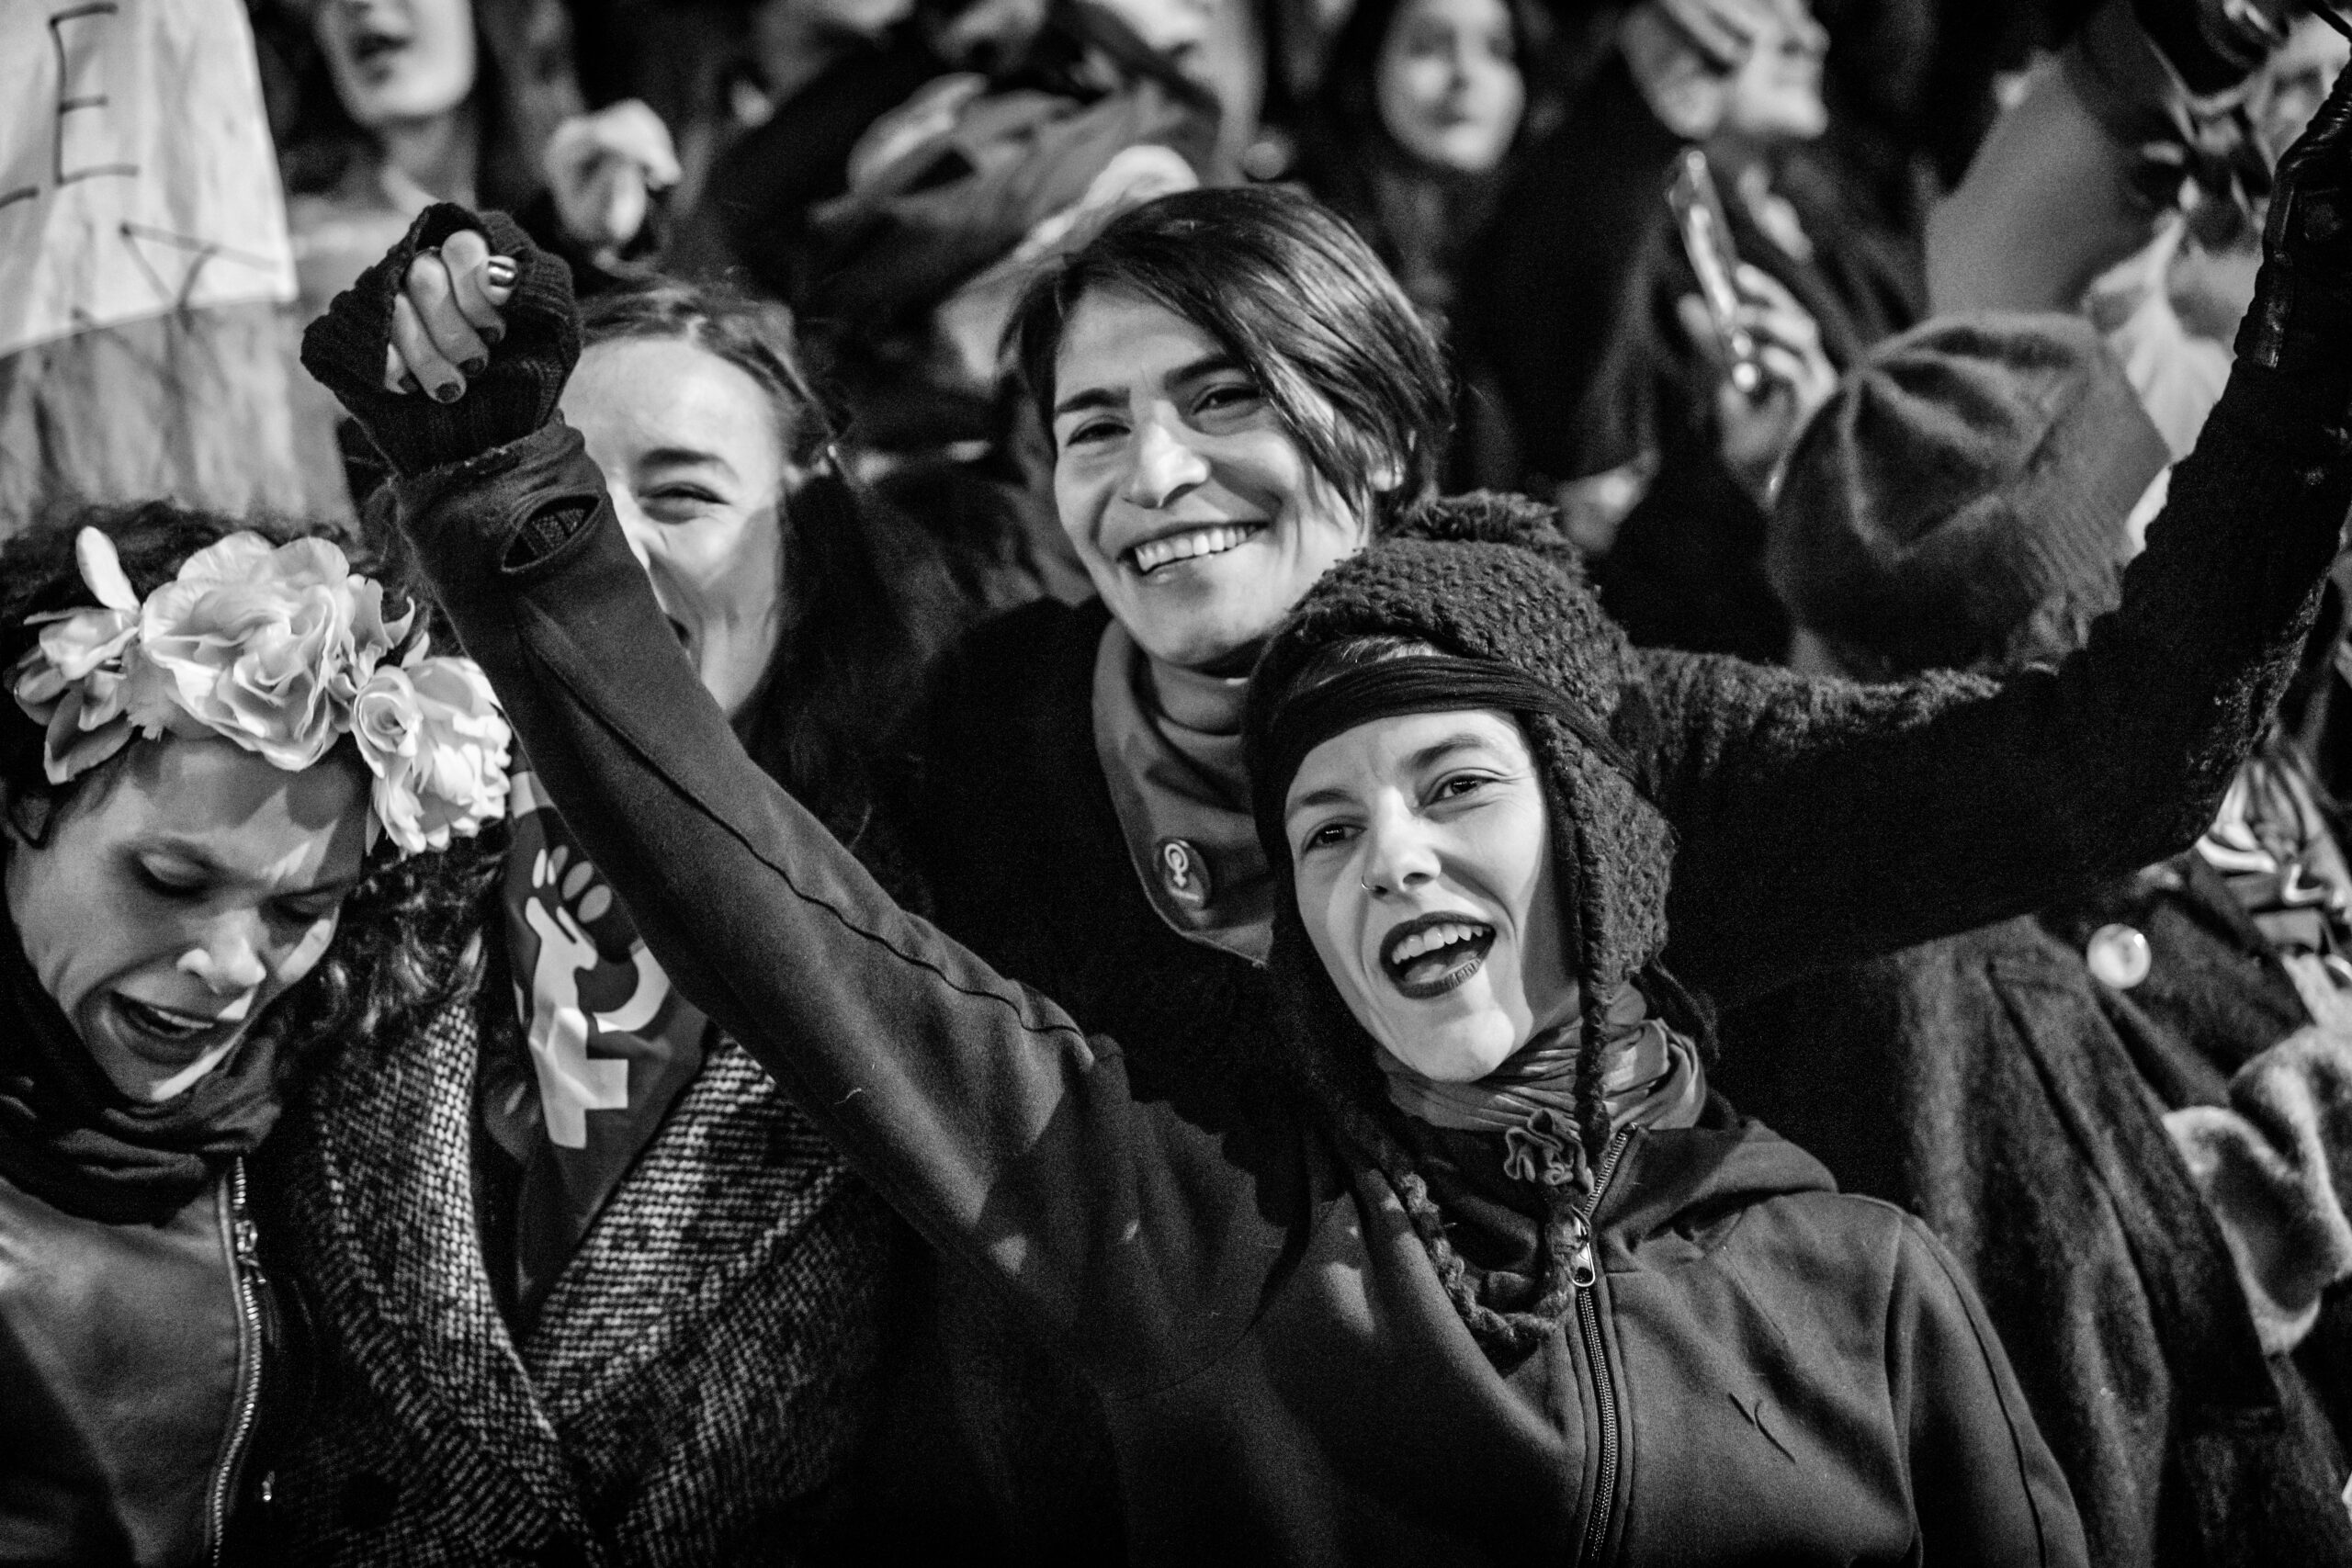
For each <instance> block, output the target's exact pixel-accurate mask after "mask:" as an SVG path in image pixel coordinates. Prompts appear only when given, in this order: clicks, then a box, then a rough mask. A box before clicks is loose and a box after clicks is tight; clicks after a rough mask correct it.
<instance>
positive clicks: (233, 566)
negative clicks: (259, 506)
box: [9, 528, 513, 854]
mask: <svg viewBox="0 0 2352 1568" xmlns="http://www.w3.org/2000/svg"><path fill="white" fill-rule="evenodd" d="M74 559H75V561H76V562H78V563H79V565H80V566H81V569H82V581H84V582H85V583H87V584H88V585H89V588H90V591H91V592H93V593H95V594H96V596H97V600H98V602H97V604H96V605H92V606H85V607H84V608H82V609H78V610H60V611H56V612H53V613H51V614H49V615H35V616H33V617H31V620H30V622H29V623H28V624H31V625H38V626H41V627H42V631H41V634H40V643H39V644H38V645H37V646H36V647H34V648H33V649H31V650H30V651H29V652H28V653H27V654H26V655H25V656H24V658H23V659H21V660H18V661H17V666H16V668H15V669H14V670H13V671H10V672H9V684H10V687H11V689H12V690H13V691H14V693H15V695H16V698H17V706H18V707H21V708H22V709H24V710H25V712H26V713H27V714H28V716H31V718H32V720H33V722H35V723H36V724H39V725H40V726H42V727H43V728H44V730H45V732H46V734H45V739H44V744H43V747H42V765H43V768H44V770H45V771H46V772H47V773H48V775H49V780H50V782H51V784H67V783H70V782H71V781H73V780H74V779H75V778H78V777H79V776H81V775H82V774H83V773H87V772H89V771H90V770H91V769H92V768H95V767H96V766H97V765H98V764H99V763H100V762H103V761H106V760H107V758H109V757H111V756H113V755H114V754H115V753H116V752H118V751H119V750H122V749H123V748H124V747H125V746H127V745H129V744H130V739H131V737H132V736H133V735H134V734H137V735H143V736H146V737H148V738H149V739H153V738H155V737H158V736H162V735H164V734H167V733H168V734H173V735H182V736H203V735H220V736H225V737H226V738H228V739H231V740H233V741H235V742H236V743H237V744H238V745H240V746H242V747H243V748H244V749H245V750H248V751H254V752H258V753H260V754H261V755H262V756H263V757H266V758H267V759H268V760H269V761H271V762H272V763H274V764H276V765H277V766H278V767H281V768H284V769H286V770H287V771H288V772H289V773H295V772H300V771H301V770H302V769H304V768H308V767H311V765H313V764H314V763H316V762H317V761H319V760H320V759H321V758H322V757H324V756H325V755H326V754H327V752H328V751H329V750H332V749H333V748H334V743H335V741H336V740H337V739H340V738H341V737H343V736H345V735H346V734H347V735H349V736H350V737H351V738H352V739H353V740H354V741H356V743H357V744H358V747H359V755H360V756H361V758H363V759H364V760H365V761H367V764H368V772H369V773H371V774H373V775H374V781H373V787H372V788H371V790H370V793H369V797H368V806H369V820H368V829H369V833H368V837H369V841H370V842H371V843H372V842H373V841H374V837H375V833H376V831H377V830H379V829H380V830H382V831H384V832H387V833H390V835H391V837H392V841H393V842H394V843H396V844H398V845H399V846H400V848H401V852H402V853H404V854H415V853H416V852H419V851H420V850H427V849H433V850H440V849H447V848H448V845H449V840H450V839H451V837H452V836H456V837H461V838H465V837H471V836H472V835H473V834H475V833H478V832H480V831H481V828H482V824H484V823H485V822H492V821H495V820H496V819H498V818H502V817H503V816H505V815H506V790H507V778H506V766H507V748H508V744H509V742H510V741H511V739H513V734H512V731H510V730H509V729H508V728H507V726H506V717H505V716H504V715H503V713H501V712H500V711H499V707H498V699H497V698H496V697H495V696H494V695H492V693H491V689H490V682H489V680H488V679H487V678H485V677H484V676H483V674H482V672H481V666H479V665H477V664H476V663H475V662H474V661H473V660H470V659H462V658H448V657H435V658H427V657H426V655H425V645H426V638H425V633H424V627H422V626H416V625H415V622H416V610H415V607H414V606H413V605H411V606H410V607H409V608H408V609H407V610H406V611H405V612H404V613H403V614H401V615H399V616H398V617H396V618H394V619H392V620H389V621H388V620H386V619H385V618H384V588H383V584H381V583H379V582H378V581H375V580H374V579H373V578H368V577H361V576H359V575H357V574H356V573H355V572H353V571H352V570H351V563H350V562H349V561H348V560H346V559H345V558H344V554H343V551H342V550H341V549H339V548H337V547H335V545H334V543H333V542H332V541H330V540H326V539H296V540H294V541H293V542H291V543H289V544H284V545H277V546H273V545H271V544H270V542H269V541H268V540H266V539H265V538H263V537H262V536H260V535H259V534H254V533H238V534H232V535H230V536H227V537H226V538H224V539H221V540H220V542H219V543H217V544H213V545H209V546H207V547H205V548H203V549H201V550H198V552H197V553H196V554H194V555H192V556H190V557H188V558H187V561H186V563H185V564H183V565H182V566H181V567H180V571H179V576H178V578H177V579H176V580H175V581H171V582H167V583H165V584H164V585H163V586H162V587H160V588H158V589H156V590H155V592H153V593H150V594H149V595H148V596H147V598H146V601H145V602H144V603H143V604H142V603H141V600H140V598H139V595H138V594H136V593H134V592H131V589H130V579H129V578H128V577H126V576H124V575H123V570H122V563H121V560H120V559H119V558H118V557H117V556H116V554H115V548H114V541H113V540H111V539H109V538H107V536H106V535H104V534H102V533H100V532H98V530H96V528H85V529H83V530H82V532H81V533H80V535H79V536H76V537H75V539H74ZM412 627H413V628H414V630H413V633H412V630H411V628H412Z"/></svg>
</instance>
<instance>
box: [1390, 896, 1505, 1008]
mask: <svg viewBox="0 0 2352 1568" xmlns="http://www.w3.org/2000/svg"><path fill="white" fill-rule="evenodd" d="M1494 945H1495V928H1494V927H1492V926H1490V925H1488V924H1487V922H1486V921H1484V920H1474V919H1470V918H1469V917H1468V916H1466V915H1423V916H1421V917H1419V919H1410V920H1407V921H1406V922H1405V923H1404V924H1403V925H1401V926H1398V927H1397V929H1396V930H1395V931H1390V932H1389V933H1388V938H1387V940H1386V941H1385V942H1382V943H1381V944H1380V966H1381V968H1382V969H1384V970H1385V971H1386V972H1387V975H1388V979H1389V983H1390V984H1392V985H1394V986H1395V987H1397V989H1398V990H1399V991H1402V992H1403V993H1404V994H1405V995H1406V996H1408V997H1410V998H1413V999H1414V1000H1415V1001H1427V1000H1429V999H1430V998H1432V997H1442V996H1443V995H1445V994H1446V993H1447V992H1448V991H1451V990H1453V989H1455V988H1456V987H1459V986H1461V985H1462V984H1463V983H1464V981H1466V980H1468V979H1469V978H1470V976H1473V975H1476V973H1477V972H1478V970H1479V968H1480V966H1481V965H1483V964H1485V963H1486V962H1487V953H1489V952H1490V951H1492V950H1493V948H1494Z"/></svg>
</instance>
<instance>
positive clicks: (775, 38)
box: [752, 0, 915, 80]
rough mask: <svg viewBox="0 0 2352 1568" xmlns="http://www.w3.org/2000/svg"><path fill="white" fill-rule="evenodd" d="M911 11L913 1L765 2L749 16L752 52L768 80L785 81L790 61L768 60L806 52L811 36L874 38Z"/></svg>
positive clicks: (807, 0)
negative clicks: (764, 66)
mask: <svg viewBox="0 0 2352 1568" xmlns="http://www.w3.org/2000/svg"><path fill="white" fill-rule="evenodd" d="M914 8H915V7H914V0H765V4H763V5H762V6H760V7H759V8H758V9H757V10H755V11H753V12H752V51H753V53H754V54H756V55H757V56H758V57H759V58H760V60H761V62H762V63H763V65H767V66H768V67H769V72H770V74H771V76H772V77H774V78H775V79H777V80H786V79H789V78H790V77H791V76H792V75H794V74H796V72H795V71H794V70H793V69H791V62H789V61H786V60H783V59H780V58H776V59H773V60H772V57H778V56H782V55H784V54H786V53H788V52H789V51H799V50H804V49H806V48H807V47H808V39H809V35H810V34H811V33H815V34H819V35H824V34H838V35H842V36H846V37H850V38H876V37H878V36H880V35H881V34H882V33H884V32H887V31H888V30H889V29H890V28H894V27H896V26H897V25H898V24H899V23H900V22H902V21H904V20H906V19H907V17H910V16H912V15H913V14H914ZM779 66H781V67H783V69H778V67H779Z"/></svg>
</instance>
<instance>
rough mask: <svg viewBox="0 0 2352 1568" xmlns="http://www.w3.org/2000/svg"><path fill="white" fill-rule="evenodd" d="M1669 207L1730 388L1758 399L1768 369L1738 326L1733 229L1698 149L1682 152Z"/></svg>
mask: <svg viewBox="0 0 2352 1568" xmlns="http://www.w3.org/2000/svg"><path fill="white" fill-rule="evenodd" d="M1666 202H1667V205H1668V207H1671V208H1672V209H1674V226H1675V228H1676V229H1677V230H1678V231H1679V232H1680V233H1681V235H1682V251H1683V254H1685V255H1687V256H1689V257H1690V258H1691V271H1692V272H1694V273H1696V274H1697V275H1698V277H1699V299H1700V300H1701V302H1702V303H1703V304H1704V305H1705V306H1706V307H1707V316H1708V319H1709V320H1711V321H1713V322H1714V323H1715V341H1716V342H1717V343H1718V344H1721V345H1722V346H1723V351H1724V366H1725V367H1727V369H1728V372H1729V374H1730V376H1731V384H1732V386H1733V388H1734V389H1736V390H1737V391H1739V392H1740V393H1742V394H1743V395H1745V396H1747V397H1754V396H1755V395H1756V393H1757V391H1758V389H1761V388H1762V387H1763V385H1764V365H1763V362H1762V361H1761V360H1760V359H1758V357H1757V354H1756V339H1755V336H1754V335H1753V334H1752V333H1749V332H1748V330H1747V328H1746V327H1743V326H1741V325H1740V324H1739V307H1740V299H1739V285H1738V281H1737V280H1738V277H1739V252H1738V251H1737V250H1736V248H1734V246H1733V244H1732V239H1731V223H1730V221H1729V220H1727V219H1726V218H1725V217H1724V200H1723V197H1722V196H1721V195H1719V194H1718V193H1717V192H1716V190H1715V176H1714V174H1713V171H1711V170H1710V169H1709V168H1708V167H1707V155H1706V154H1705V153H1704V152H1701V151H1700V150H1699V149H1697V148H1696V147H1687V148H1685V149H1683V152H1682V155H1681V156H1680V157H1679V158H1677V159H1676V160H1675V161H1674V177H1673V179H1672V180H1671V181H1670V182H1668V186H1667V187H1666Z"/></svg>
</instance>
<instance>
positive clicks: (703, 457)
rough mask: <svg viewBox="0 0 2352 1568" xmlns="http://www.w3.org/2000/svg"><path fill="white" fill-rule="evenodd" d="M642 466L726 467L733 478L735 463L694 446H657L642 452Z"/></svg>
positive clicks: (640, 465)
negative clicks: (700, 450) (698, 449)
mask: <svg viewBox="0 0 2352 1568" xmlns="http://www.w3.org/2000/svg"><path fill="white" fill-rule="evenodd" d="M637 463H638V467H639V468H705V467H707V468H724V469H726V470H727V473H728V476H729V478H730V479H731V478H733V477H734V474H735V465H734V464H732V463H730V462H729V461H728V460H727V459H726V458H724V457H720V456H719V455H718V453H716V452H699V451H696V450H695V448H694V447H692V446H656V447H654V448H653V449H652V450H651V451H650V452H644V453H640V454H639V457H638V459H637Z"/></svg>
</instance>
